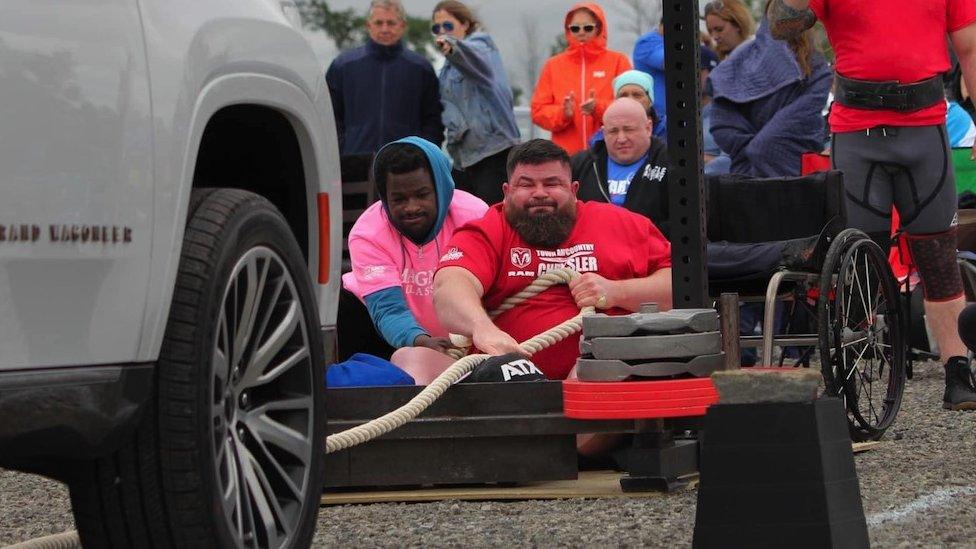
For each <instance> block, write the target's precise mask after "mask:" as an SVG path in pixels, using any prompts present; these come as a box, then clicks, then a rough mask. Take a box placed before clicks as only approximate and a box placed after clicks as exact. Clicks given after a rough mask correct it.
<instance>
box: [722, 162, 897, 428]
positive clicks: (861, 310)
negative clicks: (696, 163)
mask: <svg viewBox="0 0 976 549" xmlns="http://www.w3.org/2000/svg"><path fill="white" fill-rule="evenodd" d="M844 203H845V202H844V185H843V176H842V174H841V173H840V172H837V171H828V172H818V173H814V174H811V175H808V176H803V177H795V178H773V179H754V178H749V177H746V176H738V175H722V176H711V177H709V179H708V180H707V185H706V204H707V206H706V207H707V215H708V223H707V231H708V234H707V236H708V240H709V242H712V243H716V242H729V243H738V244H749V243H776V242H781V241H785V240H789V239H797V238H806V237H811V236H814V235H819V236H820V238H821V240H822V241H823V244H827V243H829V246H827V247H826V252H825V253H824V254H822V257H819V258H817V259H818V261H815V262H813V264H810V265H809V268H803V269H798V270H787V269H786V268H785V267H782V266H777V267H775V268H772V269H770V270H768V271H765V272H761V273H751V274H749V275H747V276H742V277H727V278H724V279H721V280H717V279H711V277H710V280H709V293H710V295H711V296H712V297H713V298H716V299H717V297H718V296H719V295H721V294H722V293H726V292H734V293H737V294H739V296H740V302H745V303H748V302H759V303H764V304H765V311H764V316H763V321H762V335H758V336H756V335H743V336H741V337H740V343H741V346H742V347H759V348H761V349H762V360H763V361H764V362H765V363H766V364H767V365H772V363H773V358H772V357H773V349H774V348H775V347H780V348H783V349H784V352H783V354H782V356H781V357H780V359H779V366H783V365H784V363H785V361H786V358H785V357H786V352H785V348H788V347H793V348H797V349H799V350H801V354H800V356H799V358H798V359H797V360H796V361H795V363H794V366H811V363H812V362H813V360H814V357H815V355H818V356H819V365H820V369H821V372H822V375H823V393H824V394H826V395H829V396H836V397H838V398H840V399H842V400H843V402H844V406H845V408H846V410H847V420H848V425H849V430H850V435H851V438H852V439H853V440H855V441H868V440H877V439H879V438H881V436H882V435H883V434H884V432H885V430H887V429H888V428H889V427H890V426H891V425H892V423H893V422H894V420H895V416H896V415H897V414H898V409H899V407H900V406H901V401H902V396H903V392H904V388H905V379H906V359H907V351H906V349H907V347H906V341H907V331H908V323H907V318H908V317H907V314H906V311H905V306H904V305H903V303H902V298H901V292H900V291H899V287H898V284H897V282H896V279H895V277H894V275H893V274H892V270H891V267H890V265H889V263H888V255H887V251H884V250H882V249H881V247H880V246H879V245H878V244H877V243H875V242H874V241H873V240H871V239H870V238H869V237H868V236H867V235H866V234H864V233H863V232H861V231H859V230H856V229H844V227H845V225H846V215H845V206H844ZM777 302H783V303H784V304H787V305H789V309H790V318H791V319H794V320H795V319H797V318H798V317H800V316H801V315H802V314H804V313H805V314H806V316H807V317H808V318H809V319H810V322H809V328H808V329H807V332H808V333H795V329H796V327H795V326H790V327H789V329H787V330H786V332H787V333H785V334H776V333H775V330H774V328H775V320H776V303H777ZM793 323H794V322H792V321H791V322H790V324H793Z"/></svg>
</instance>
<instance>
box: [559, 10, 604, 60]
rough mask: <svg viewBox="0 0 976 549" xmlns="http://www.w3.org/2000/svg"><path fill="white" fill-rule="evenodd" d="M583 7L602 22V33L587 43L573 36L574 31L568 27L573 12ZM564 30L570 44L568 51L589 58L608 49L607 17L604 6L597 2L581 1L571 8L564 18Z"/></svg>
mask: <svg viewBox="0 0 976 549" xmlns="http://www.w3.org/2000/svg"><path fill="white" fill-rule="evenodd" d="M581 9H585V10H589V11H590V12H591V13H593V15H595V16H596V18H597V20H598V21H599V22H600V33H599V34H597V35H596V36H595V37H594V38H593V39H592V40H590V41H589V42H587V43H585V44H581V43H580V42H579V41H578V40H576V38H574V37H573V33H571V32H569V29H568V28H567V27H569V20H570V19H571V18H572V15H573V13H574V12H576V11H577V10H581ZM563 32H565V34H566V43H567V44H569V47H567V48H566V53H569V54H571V55H575V56H585V57H588V58H589V57H596V56H598V55H601V54H602V53H603V52H605V51H607V36H608V34H607V17H606V15H604V14H603V8H601V7H600V6H599V5H597V4H594V3H591V2H580V3H578V4H576V5H575V6H573V7H572V8H570V9H569V11H567V12H566V17H565V18H564V19H563Z"/></svg>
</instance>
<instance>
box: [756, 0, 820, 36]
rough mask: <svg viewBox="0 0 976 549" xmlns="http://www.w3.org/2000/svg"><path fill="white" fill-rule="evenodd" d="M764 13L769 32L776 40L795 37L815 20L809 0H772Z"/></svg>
mask: <svg viewBox="0 0 976 549" xmlns="http://www.w3.org/2000/svg"><path fill="white" fill-rule="evenodd" d="M766 15H767V17H768V18H769V32H770V34H772V35H773V38H776V39H777V40H789V39H791V38H796V37H797V36H800V35H801V34H803V31H805V30H807V29H809V28H810V27H812V26H813V25H814V24H815V23H816V22H817V16H815V15H814V14H813V10H811V9H810V0H773V1H772V2H771V3H770V4H769V12H768V13H767V14H766Z"/></svg>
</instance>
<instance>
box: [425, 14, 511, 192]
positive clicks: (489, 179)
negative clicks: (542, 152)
mask: <svg viewBox="0 0 976 549" xmlns="http://www.w3.org/2000/svg"><path fill="white" fill-rule="evenodd" d="M432 22H433V23H432V25H431V28H430V30H431V32H432V33H434V36H435V44H436V45H437V48H438V49H439V50H440V51H441V53H443V54H444V57H445V61H446V62H445V63H444V68H443V69H441V74H440V77H439V78H440V85H441V103H442V104H443V105H444V113H443V115H442V117H443V121H444V126H445V127H446V128H447V150H448V152H450V153H451V157H452V158H453V159H454V171H453V176H454V181H455V184H456V186H457V188H459V189H462V190H464V191H467V192H469V193H471V194H473V195H475V196H477V197H478V198H480V199H482V200H484V201H485V202H487V203H488V204H494V203H495V202H500V201H501V199H502V183H504V182H505V181H506V180H507V179H508V177H507V175H506V172H505V162H506V160H507V158H508V151H509V149H511V148H512V146H513V145H516V144H518V143H519V141H520V139H519V130H518V125H517V124H516V123H515V113H514V111H513V106H512V103H513V101H512V89H511V88H510V87H509V85H508V77H507V76H506V75H505V68H504V67H503V66H502V58H501V55H499V53H498V48H497V47H496V46H495V43H494V42H493V41H492V39H491V37H490V36H488V34H487V33H486V32H484V30H483V29H482V25H481V22H479V21H478V20H477V19H476V18H475V16H474V14H473V13H472V12H471V9H470V8H468V6H466V5H464V4H463V3H461V2H458V1H457V0H444V1H442V2H439V3H438V4H437V5H436V6H434V13H433V16H432Z"/></svg>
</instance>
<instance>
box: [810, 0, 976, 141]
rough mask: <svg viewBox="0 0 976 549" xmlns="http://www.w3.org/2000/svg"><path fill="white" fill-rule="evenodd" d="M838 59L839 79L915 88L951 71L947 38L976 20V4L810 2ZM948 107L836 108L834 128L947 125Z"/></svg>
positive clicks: (971, 0) (960, 0) (941, 0)
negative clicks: (892, 82)
mask: <svg viewBox="0 0 976 549" xmlns="http://www.w3.org/2000/svg"><path fill="white" fill-rule="evenodd" d="M810 8H811V9H813V12H814V13H815V14H816V15H817V19H819V20H820V21H821V22H822V23H823V25H824V28H825V29H826V30H827V38H829V39H830V44H831V46H833V48H834V53H835V54H836V56H837V59H836V62H835V68H836V70H837V73H838V74H841V75H843V76H846V77H847V78H856V79H858V80H872V81H885V80H897V81H898V82H900V83H902V84H910V83H912V82H918V81H920V80H925V79H927V78H931V77H933V76H935V75H937V74H941V73H943V72H945V71H947V70H949V69H950V68H951V67H950V65H949V52H948V50H947V46H946V34H947V33H951V32H955V31H957V30H959V29H961V28H963V27H965V26H967V25H969V24H970V23H973V22H974V21H976V0H810ZM945 118H946V105H945V102H940V103H937V104H935V105H932V106H931V107H926V108H924V109H920V110H917V111H914V112H909V113H899V112H898V111H889V110H867V109H855V108H851V107H845V106H844V105H841V104H839V103H834V105H833V107H831V111H830V128H831V130H832V131H834V132H850V131H858V130H864V129H867V128H873V127H875V126H930V125H937V124H944V123H945Z"/></svg>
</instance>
